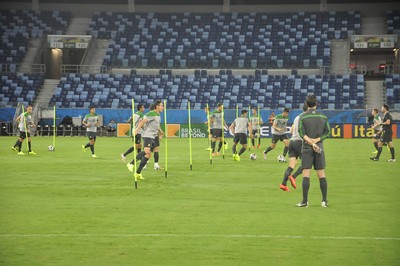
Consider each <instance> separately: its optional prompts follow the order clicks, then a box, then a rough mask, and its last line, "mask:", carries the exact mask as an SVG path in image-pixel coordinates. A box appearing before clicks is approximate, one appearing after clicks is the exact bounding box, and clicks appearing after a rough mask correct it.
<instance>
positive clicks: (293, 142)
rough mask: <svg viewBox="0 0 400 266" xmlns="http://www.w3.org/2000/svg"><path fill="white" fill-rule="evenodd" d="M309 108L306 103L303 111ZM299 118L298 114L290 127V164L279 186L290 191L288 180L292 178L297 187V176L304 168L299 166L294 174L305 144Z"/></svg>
mask: <svg viewBox="0 0 400 266" xmlns="http://www.w3.org/2000/svg"><path fill="white" fill-rule="evenodd" d="M307 109H308V107H307V105H306V104H305V103H304V105H303V112H306V111H307ZM299 119H300V115H298V116H296V118H295V119H294V122H293V125H292V127H291V128H290V134H292V137H291V138H290V142H289V166H288V168H287V169H286V171H285V173H284V175H283V181H282V184H281V185H280V186H279V188H280V189H282V190H284V191H290V189H289V188H288V187H287V185H286V184H287V181H288V180H290V183H291V184H292V187H293V188H295V189H296V188H297V186H296V177H297V176H298V175H300V174H301V172H302V168H301V165H300V166H299V167H298V168H297V170H296V172H295V173H294V174H293V175H292V172H293V169H294V167H295V166H296V164H297V158H299V157H300V158H301V146H302V145H303V139H302V138H301V137H300V135H299Z"/></svg>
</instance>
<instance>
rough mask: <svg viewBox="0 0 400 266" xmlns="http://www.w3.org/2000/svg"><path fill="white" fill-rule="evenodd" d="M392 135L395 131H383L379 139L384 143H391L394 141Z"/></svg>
mask: <svg viewBox="0 0 400 266" xmlns="http://www.w3.org/2000/svg"><path fill="white" fill-rule="evenodd" d="M392 135H393V132H392V131H391V130H386V131H383V133H382V135H381V138H380V140H379V141H380V142H382V143H389V142H391V141H392Z"/></svg>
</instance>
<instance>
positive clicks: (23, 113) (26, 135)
mask: <svg viewBox="0 0 400 266" xmlns="http://www.w3.org/2000/svg"><path fill="white" fill-rule="evenodd" d="M21 106H22V117H23V119H24V129H25V139H26V148H27V149H28V155H29V144H28V130H27V129H28V128H27V126H26V118H25V109H24V104H22V105H21Z"/></svg>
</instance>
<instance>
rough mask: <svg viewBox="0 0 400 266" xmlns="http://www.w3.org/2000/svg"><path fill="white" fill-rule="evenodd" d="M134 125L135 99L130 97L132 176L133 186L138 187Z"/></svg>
mask: <svg viewBox="0 0 400 266" xmlns="http://www.w3.org/2000/svg"><path fill="white" fill-rule="evenodd" d="M135 125H136V121H135V99H133V98H132V129H131V134H132V135H133V160H134V162H135V163H134V165H135V167H134V171H133V178H134V179H135V188H136V189H137V188H138V184H137V183H138V182H137V176H136V167H137V166H136V163H137V162H136V153H137V150H136V134H135Z"/></svg>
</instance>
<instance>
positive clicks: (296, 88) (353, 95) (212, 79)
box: [51, 70, 365, 109]
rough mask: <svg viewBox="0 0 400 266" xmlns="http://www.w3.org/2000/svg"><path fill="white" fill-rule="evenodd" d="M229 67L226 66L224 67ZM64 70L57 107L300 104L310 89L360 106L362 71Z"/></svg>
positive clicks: (339, 103) (331, 103) (334, 101)
mask: <svg viewBox="0 0 400 266" xmlns="http://www.w3.org/2000/svg"><path fill="white" fill-rule="evenodd" d="M227 72H229V70H228V71H227ZM161 73H163V74H160V75H137V74H131V75H122V74H115V75H111V74H69V75H65V76H63V77H62V78H61V80H60V84H59V85H58V87H57V88H56V90H55V94H54V96H53V97H52V99H51V105H53V104H55V105H56V106H57V107H85V108H87V107H89V106H90V105H92V104H93V105H95V106H97V107H99V108H131V99H132V98H134V99H135V102H137V103H143V104H145V105H146V106H149V105H150V104H151V103H152V102H153V101H154V100H156V99H166V100H167V107H168V108H172V109H180V108H184V109H186V107H187V102H188V101H190V102H192V103H194V106H195V109H200V108H204V107H205V106H206V104H207V103H208V104H209V105H210V106H215V105H216V104H217V103H218V102H222V103H224V105H225V106H226V107H227V108H235V107H236V104H237V105H238V106H239V108H242V107H243V108H247V107H248V106H249V105H251V106H259V107H260V108H271V109H277V108H283V107H288V108H291V109H301V107H302V103H303V102H304V99H305V97H306V96H307V94H309V93H315V94H316V95H317V96H318V97H319V100H320V106H321V108H323V109H357V108H363V107H364V87H365V85H364V77H363V76H362V75H336V76H335V75H323V76H319V75H302V76H300V75H267V74H265V75H263V74H262V73H260V71H258V72H257V74H256V75H232V74H231V73H230V74H227V73H226V72H222V74H221V75H207V72H206V71H200V70H198V71H196V72H195V74H194V75H171V74H167V73H166V72H165V71H163V72H161Z"/></svg>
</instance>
